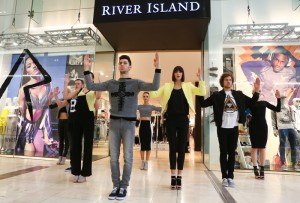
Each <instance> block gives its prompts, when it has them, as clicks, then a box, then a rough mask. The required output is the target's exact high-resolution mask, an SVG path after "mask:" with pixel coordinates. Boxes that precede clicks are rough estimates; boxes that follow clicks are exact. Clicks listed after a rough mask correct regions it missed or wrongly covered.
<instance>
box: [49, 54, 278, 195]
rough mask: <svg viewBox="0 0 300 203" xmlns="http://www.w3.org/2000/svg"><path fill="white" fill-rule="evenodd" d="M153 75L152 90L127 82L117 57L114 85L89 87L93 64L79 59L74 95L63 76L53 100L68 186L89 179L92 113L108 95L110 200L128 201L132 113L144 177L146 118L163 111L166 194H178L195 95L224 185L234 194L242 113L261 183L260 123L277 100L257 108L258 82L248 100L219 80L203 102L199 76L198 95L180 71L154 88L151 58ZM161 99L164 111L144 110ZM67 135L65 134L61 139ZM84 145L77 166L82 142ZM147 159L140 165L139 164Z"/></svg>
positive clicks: (127, 63)
mask: <svg viewBox="0 0 300 203" xmlns="http://www.w3.org/2000/svg"><path fill="white" fill-rule="evenodd" d="M154 67H155V74H154V77H153V81H152V82H150V83H147V82H144V81H142V80H138V79H132V78H130V77H129V72H130V70H131V68H132V64H131V59H130V57H129V56H127V55H122V56H120V57H119V63H118V69H119V72H120V78H119V79H118V80H114V79H111V80H108V81H105V82H99V83H94V81H93V79H94V75H93V73H91V72H90V69H91V61H90V59H89V56H88V55H86V56H85V57H84V70H85V71H84V75H85V81H86V88H85V87H84V81H83V80H81V79H76V80H75V89H74V90H73V91H69V89H68V87H67V86H68V84H69V81H70V78H69V77H68V75H67V76H66V77H65V80H64V84H65V86H64V91H63V100H59V99H58V94H59V89H58V88H55V89H54V92H53V94H50V95H52V97H55V99H56V105H57V106H58V107H60V110H59V114H58V118H59V136H60V147H59V160H58V163H57V164H64V163H65V160H66V154H67V151H68V148H69V146H71V150H70V151H71V156H70V157H71V172H72V174H73V175H74V182H78V183H82V182H85V181H86V177H88V176H90V175H92V148H93V147H92V145H93V129H94V111H95V109H98V107H99V103H98V100H99V99H100V92H99V91H108V92H109V100H110V105H111V109H110V131H109V143H110V144H109V151H110V165H111V178H112V182H113V190H112V192H111V193H110V194H109V196H108V199H111V200H113V199H117V200H122V199H125V198H126V195H127V187H128V185H129V181H130V176H131V171H132V162H133V144H134V137H135V122H136V119H137V118H136V117H137V116H136V112H137V110H139V112H140V117H139V119H140V121H141V126H140V141H141V145H142V146H141V152H140V154H141V159H142V165H141V169H142V170H147V169H148V160H149V157H150V152H151V139H152V136H151V135H152V132H151V113H152V111H161V112H162V115H163V117H164V119H165V126H166V131H167V136H168V141H169V162H170V176H171V184H170V185H171V189H178V190H180V189H181V188H182V175H183V167H184V160H185V147H186V142H187V135H188V133H189V111H190V110H191V111H193V112H195V109H194V104H193V95H197V96H199V97H197V99H198V101H199V103H200V105H201V107H202V108H205V107H208V106H212V107H213V110H214V121H215V124H216V126H217V136H218V140H219V148H220V165H221V172H222V185H223V186H225V187H227V186H229V187H234V186H235V183H234V181H233V179H234V161H235V150H236V148H237V141H238V135H239V130H238V124H239V123H245V121H246V115H245V110H246V108H250V109H251V112H252V119H251V121H250V130H249V133H250V138H251V142H252V148H253V149H252V161H253V165H254V174H255V177H256V178H261V179H263V178H264V162H265V146H266V142H267V134H268V128H267V123H266V120H265V111H266V108H269V109H271V110H273V111H277V112H279V111H280V110H281V102H280V93H279V91H276V93H275V97H276V98H277V106H274V105H272V104H270V103H268V102H267V101H258V100H259V90H260V80H259V78H256V80H255V82H254V84H253V96H252V98H250V97H248V96H246V95H245V94H243V92H242V91H235V90H233V89H232V88H233V83H234V77H233V75H232V74H230V73H224V74H223V75H222V76H221V77H220V80H219V83H220V85H221V87H222V88H223V89H222V90H221V91H218V92H214V93H213V94H212V95H211V96H210V97H208V98H207V99H204V96H205V95H206V88H205V83H204V81H202V75H201V70H200V69H198V72H197V74H196V75H197V78H198V80H199V85H198V87H196V86H194V85H193V84H192V83H191V82H185V74H184V69H183V68H182V67H181V66H176V67H175V68H174V69H173V72H172V82H170V83H165V84H164V85H163V86H162V87H160V88H159V85H160V75H161V69H160V63H159V56H158V54H157V53H156V54H155V58H154ZM140 91H146V92H144V93H143V99H144V104H142V105H138V93H139V92H140ZM156 97H162V98H163V101H162V107H155V106H153V105H150V104H149V98H156ZM68 130H69V132H70V133H69V134H68V133H67V132H68ZM83 137H84V147H83V148H84V151H83V163H82V164H81V158H82V157H81V156H82V153H81V152H82V139H83ZM121 143H122V144H123V153H124V166H123V172H122V174H121V172H120V164H119V156H120V147H121ZM257 151H259V152H260V153H259V154H260V164H261V165H260V166H259V169H260V170H259V171H258V166H257ZM145 152H146V159H145Z"/></svg>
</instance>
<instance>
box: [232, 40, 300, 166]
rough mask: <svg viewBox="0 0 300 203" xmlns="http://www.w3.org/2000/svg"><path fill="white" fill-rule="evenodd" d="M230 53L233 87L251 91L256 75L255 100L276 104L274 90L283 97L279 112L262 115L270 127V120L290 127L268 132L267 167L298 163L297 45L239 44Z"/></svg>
mask: <svg viewBox="0 0 300 203" xmlns="http://www.w3.org/2000/svg"><path fill="white" fill-rule="evenodd" d="M234 53H235V55H234V56H232V58H234V59H235V68H234V73H235V77H236V89H238V90H243V92H247V91H248V92H247V93H249V94H248V95H251V91H252V84H253V82H254V81H255V79H256V78H259V79H260V80H261V93H260V97H259V100H264V101H268V102H269V103H272V104H273V105H276V104H277V99H276V97H275V91H276V90H279V92H280V95H281V97H285V99H282V101H283V102H284V103H283V104H282V105H281V112H279V113H273V112H271V114H272V115H274V114H275V115H276V116H275V117H274V118H275V119H271V115H270V114H268V116H270V117H267V118H266V119H267V122H268V123H269V125H270V126H269V128H271V129H272V124H274V121H275V123H276V126H278V125H281V126H283V125H282V124H284V125H285V126H291V127H289V131H288V132H289V133H288V135H285V134H284V132H285V131H281V130H279V131H274V132H273V130H271V132H269V133H270V136H269V137H268V143H270V145H268V146H267V147H268V152H270V153H269V154H267V159H268V160H269V164H271V165H272V168H271V169H275V170H290V169H291V170H295V166H296V168H297V167H299V166H300V105H299V103H300V85H299V84H300V46H299V45H298V46H297V45H289V46H280V45H278V46H242V47H235V48H234ZM227 58H228V56H227ZM289 124H290V125H289ZM271 134H272V135H273V134H274V135H276V136H277V137H274V136H272V135H271ZM286 137H288V139H286ZM278 138H280V139H278Z"/></svg>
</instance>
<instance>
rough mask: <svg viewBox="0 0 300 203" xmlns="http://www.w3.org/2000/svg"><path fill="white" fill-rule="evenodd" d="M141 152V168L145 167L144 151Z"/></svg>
mask: <svg viewBox="0 0 300 203" xmlns="http://www.w3.org/2000/svg"><path fill="white" fill-rule="evenodd" d="M140 154H141V159H142V163H141V168H140V169H141V170H144V169H145V151H140Z"/></svg>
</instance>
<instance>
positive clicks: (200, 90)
mask: <svg viewBox="0 0 300 203" xmlns="http://www.w3.org/2000/svg"><path fill="white" fill-rule="evenodd" d="M196 75H197V78H198V81H199V84H198V87H196V86H195V85H193V84H192V83H191V89H192V94H194V95H198V96H205V95H206V87H205V82H204V81H203V80H202V71H201V68H198V71H197V73H196Z"/></svg>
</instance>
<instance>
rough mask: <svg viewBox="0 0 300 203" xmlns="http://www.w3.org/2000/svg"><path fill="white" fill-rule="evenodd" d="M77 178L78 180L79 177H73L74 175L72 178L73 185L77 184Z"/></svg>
mask: <svg viewBox="0 0 300 203" xmlns="http://www.w3.org/2000/svg"><path fill="white" fill-rule="evenodd" d="M78 178H79V176H75V175H74V177H73V183H77V182H78Z"/></svg>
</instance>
